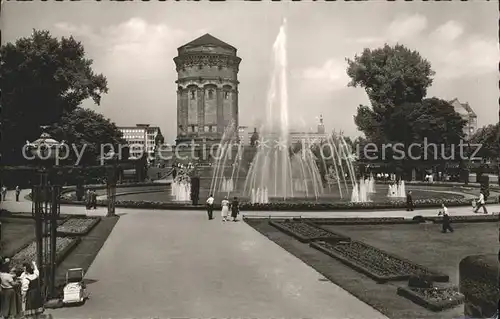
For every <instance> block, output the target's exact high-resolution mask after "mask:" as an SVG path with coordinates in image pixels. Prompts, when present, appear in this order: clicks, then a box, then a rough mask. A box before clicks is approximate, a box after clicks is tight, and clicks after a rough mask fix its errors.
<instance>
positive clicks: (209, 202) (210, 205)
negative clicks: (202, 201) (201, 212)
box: [207, 194, 214, 220]
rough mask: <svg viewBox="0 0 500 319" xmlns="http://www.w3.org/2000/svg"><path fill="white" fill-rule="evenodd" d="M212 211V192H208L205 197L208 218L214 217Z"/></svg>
mask: <svg viewBox="0 0 500 319" xmlns="http://www.w3.org/2000/svg"><path fill="white" fill-rule="evenodd" d="M213 212H214V197H213V195H212V194H210V195H209V196H208V199H207V214H208V220H212V219H214V217H213Z"/></svg>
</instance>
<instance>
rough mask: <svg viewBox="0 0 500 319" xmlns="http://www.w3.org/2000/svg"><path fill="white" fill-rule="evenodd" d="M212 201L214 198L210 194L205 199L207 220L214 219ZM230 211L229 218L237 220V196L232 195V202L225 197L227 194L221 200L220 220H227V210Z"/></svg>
mask: <svg viewBox="0 0 500 319" xmlns="http://www.w3.org/2000/svg"><path fill="white" fill-rule="evenodd" d="M214 202H215V199H214V197H213V195H212V194H210V196H208V199H207V201H206V205H207V214H208V220H212V219H214V216H213V211H214ZM230 211H231V216H230V217H231V218H232V219H233V222H236V221H238V219H237V218H238V215H239V213H240V204H239V202H238V197H234V198H233V200H232V202H229V200H228V199H227V196H226V197H224V199H223V200H222V202H221V217H222V221H223V222H226V221H229V212H230Z"/></svg>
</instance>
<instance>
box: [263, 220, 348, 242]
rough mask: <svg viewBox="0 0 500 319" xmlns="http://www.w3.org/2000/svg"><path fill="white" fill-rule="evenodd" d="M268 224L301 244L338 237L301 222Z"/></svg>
mask: <svg viewBox="0 0 500 319" xmlns="http://www.w3.org/2000/svg"><path fill="white" fill-rule="evenodd" d="M269 224H270V225H272V226H274V227H276V228H278V229H279V230H280V231H282V232H284V233H285V234H288V235H290V236H293V237H295V238H297V239H298V240H299V241H301V242H303V243H309V242H311V241H313V240H319V239H325V238H330V237H338V236H337V235H336V234H334V233H331V232H329V231H326V230H324V229H321V228H319V227H316V226H315V225H314V224H312V223H307V222H303V221H290V220H285V221H273V220H270V221H269Z"/></svg>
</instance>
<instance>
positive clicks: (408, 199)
mask: <svg viewBox="0 0 500 319" xmlns="http://www.w3.org/2000/svg"><path fill="white" fill-rule="evenodd" d="M406 211H407V212H412V211H413V198H412V196H411V191H408V193H406Z"/></svg>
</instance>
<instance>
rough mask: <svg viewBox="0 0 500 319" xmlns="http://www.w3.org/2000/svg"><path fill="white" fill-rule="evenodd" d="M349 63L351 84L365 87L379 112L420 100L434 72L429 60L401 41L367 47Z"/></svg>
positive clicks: (348, 61)
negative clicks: (374, 47)
mask: <svg viewBox="0 0 500 319" xmlns="http://www.w3.org/2000/svg"><path fill="white" fill-rule="evenodd" d="M347 63H348V67H347V75H348V76H349V77H350V78H351V82H350V83H349V85H350V86H353V87H357V86H361V87H362V88H364V89H365V91H366V93H367V94H368V97H369V98H370V102H371V103H372V106H373V107H374V110H375V111H376V112H377V113H383V111H384V110H385V109H390V108H392V107H394V106H397V105H400V104H402V103H405V102H420V101H421V100H422V99H423V98H424V97H425V96H426V93H427V88H428V87H429V86H430V85H431V84H432V76H433V75H434V71H432V69H431V64H430V63H429V61H427V60H425V59H423V58H422V57H421V56H420V54H419V53H418V52H417V51H412V50H410V49H408V48H406V47H405V46H403V45H400V44H397V45H395V46H394V47H391V46H389V45H388V44H386V45H385V46H384V47H383V48H379V49H375V50H370V49H365V50H364V51H363V53H362V54H361V55H356V56H355V57H354V59H352V60H351V59H347Z"/></svg>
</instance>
